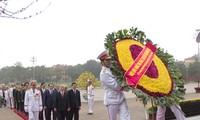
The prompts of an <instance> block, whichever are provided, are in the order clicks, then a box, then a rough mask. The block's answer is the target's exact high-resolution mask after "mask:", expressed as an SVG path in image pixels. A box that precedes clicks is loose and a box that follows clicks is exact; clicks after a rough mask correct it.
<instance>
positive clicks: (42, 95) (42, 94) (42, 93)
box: [40, 88, 46, 106]
mask: <svg viewBox="0 0 200 120" xmlns="http://www.w3.org/2000/svg"><path fill="white" fill-rule="evenodd" d="M45 91H46V89H45ZM45 91H44V92H43V91H42V89H41V88H40V93H41V97H42V105H43V106H44V93H45Z"/></svg>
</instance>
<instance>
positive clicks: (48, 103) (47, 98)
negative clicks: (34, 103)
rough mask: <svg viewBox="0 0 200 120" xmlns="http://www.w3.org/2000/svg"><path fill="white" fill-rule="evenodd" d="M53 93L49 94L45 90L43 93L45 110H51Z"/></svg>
mask: <svg viewBox="0 0 200 120" xmlns="http://www.w3.org/2000/svg"><path fill="white" fill-rule="evenodd" d="M53 94H54V93H52V94H50V91H49V89H48V90H45V92H44V101H43V102H44V106H46V107H47V108H53V104H54V99H55V98H54V95H53Z"/></svg>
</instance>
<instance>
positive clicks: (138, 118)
mask: <svg viewBox="0 0 200 120" xmlns="http://www.w3.org/2000/svg"><path fill="white" fill-rule="evenodd" d="M196 86H197V84H196V83H191V84H186V85H185V88H186V89H187V90H186V93H187V94H186V95H185V98H186V99H192V98H200V93H195V91H194V87H196ZM83 93H85V91H84V90H81V94H83ZM103 94H104V90H103V89H102V88H96V89H95V105H94V114H93V115H87V112H88V106H87V102H86V101H84V100H83V99H82V106H81V110H80V120H108V117H107V116H108V115H107V109H106V107H105V106H104V105H103ZM125 96H126V98H127V104H128V106H129V112H130V113H131V115H132V117H133V120H145V114H144V107H143V105H142V103H141V102H140V101H138V100H137V99H136V98H135V95H134V94H132V93H131V92H125ZM0 120H22V119H21V118H20V117H19V116H17V115H16V114H15V113H14V112H12V111H11V110H10V109H8V108H0ZM117 120H120V119H119V117H118V119H117ZM187 120H200V118H199V116H198V117H190V118H187Z"/></svg>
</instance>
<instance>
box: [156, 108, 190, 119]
mask: <svg viewBox="0 0 200 120" xmlns="http://www.w3.org/2000/svg"><path fill="white" fill-rule="evenodd" d="M169 107H170V109H171V111H172V112H173V113H174V116H175V117H176V119H177V120H186V118H185V116H184V115H183V113H181V111H180V110H181V107H180V106H179V105H171V106H169ZM165 112H166V107H165V106H164V107H161V106H158V107H157V112H156V120H165Z"/></svg>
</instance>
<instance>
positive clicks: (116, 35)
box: [105, 28, 185, 106]
mask: <svg viewBox="0 0 200 120" xmlns="http://www.w3.org/2000/svg"><path fill="white" fill-rule="evenodd" d="M148 41H150V40H149V39H147V38H146V35H145V33H144V32H142V31H138V29H137V28H130V30H127V29H124V30H119V31H117V32H112V33H110V34H108V35H107V36H106V39H105V48H106V49H107V50H108V51H109V53H110V55H111V57H112V59H113V63H112V65H111V71H112V73H113V74H114V75H116V76H117V78H118V80H119V82H120V83H121V85H122V86H123V87H126V88H127V89H131V90H132V91H133V93H135V94H136V96H137V97H138V98H139V99H140V100H141V101H142V102H143V104H147V102H148V101H149V100H153V102H154V103H155V104H157V105H161V106H163V105H167V106H168V105H171V104H176V103H178V101H179V100H182V99H183V96H184V94H185V88H184V81H183V78H182V75H181V73H180V72H179V70H178V68H177V67H176V65H175V63H174V58H173V56H172V55H170V54H168V53H167V52H164V49H162V48H160V47H158V48H157V50H156V52H155V57H154V59H153V61H152V62H151V64H150V66H148V70H147V71H145V75H143V77H142V78H141V80H140V81H139V83H138V84H137V86H136V87H133V86H131V85H130V84H127V79H126V77H125V73H126V72H127V69H128V68H129V67H130V65H132V62H133V61H134V60H135V59H136V58H137V57H138V54H139V53H140V52H141V51H142V49H144V43H147V42H148ZM150 42H151V43H152V41H150ZM152 44H153V43H152ZM127 46H128V47H127ZM154 46H156V47H157V45H156V44H154ZM126 47H127V49H126ZM165 69H166V70H165ZM159 70H164V72H159ZM166 71H167V72H166ZM154 78H155V79H162V78H165V79H166V80H165V81H164V82H157V83H156V82H155V79H154ZM155 88H156V89H155Z"/></svg>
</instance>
